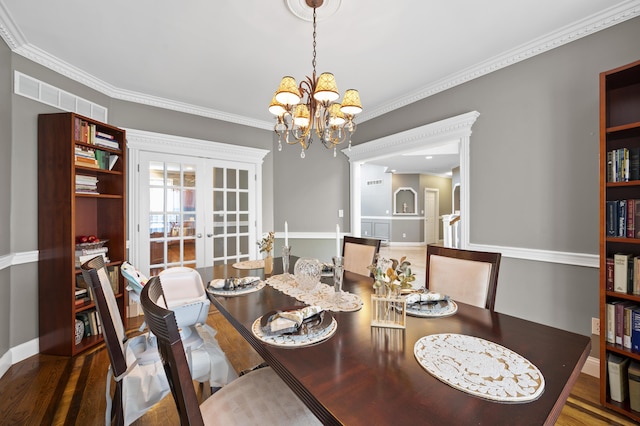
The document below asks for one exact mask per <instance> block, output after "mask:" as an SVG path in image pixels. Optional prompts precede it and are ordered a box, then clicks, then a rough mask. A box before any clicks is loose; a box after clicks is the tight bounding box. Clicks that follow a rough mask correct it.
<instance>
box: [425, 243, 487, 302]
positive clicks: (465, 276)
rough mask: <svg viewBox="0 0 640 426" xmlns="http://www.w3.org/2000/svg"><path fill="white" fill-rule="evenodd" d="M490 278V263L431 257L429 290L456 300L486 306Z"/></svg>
mask: <svg viewBox="0 0 640 426" xmlns="http://www.w3.org/2000/svg"><path fill="white" fill-rule="evenodd" d="M490 278H491V264H490V263H486V262H475V261H472V260H464V259H456V258H452V257H445V256H438V255H431V257H430V258H429V290H431V291H435V292H438V293H444V294H446V295H448V296H450V297H451V298H452V299H453V300H455V301H459V302H462V303H468V304H470V305H474V306H479V307H481V308H484V307H485V305H486V302H487V292H488V291H489V280H490Z"/></svg>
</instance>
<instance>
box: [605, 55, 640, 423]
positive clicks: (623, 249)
mask: <svg viewBox="0 0 640 426" xmlns="http://www.w3.org/2000/svg"><path fill="white" fill-rule="evenodd" d="M620 150H622V152H623V153H624V150H628V151H631V150H636V151H638V150H640V61H637V62H634V63H631V64H628V65H625V66H622V67H619V68H616V69H614V70H611V71H607V72H603V73H601V74H600V287H599V288H600V299H599V301H600V329H601V331H600V402H601V403H602V405H604V406H605V407H607V408H609V409H612V410H614V411H617V412H619V413H622V414H624V415H626V416H628V417H630V418H631V419H633V420H634V421H636V422H640V412H637V411H633V410H631V408H630V404H629V396H627V398H626V399H625V400H624V401H622V402H616V401H614V400H612V399H611V393H610V386H609V380H610V378H609V375H608V368H607V365H608V362H607V361H608V357H609V355H610V354H615V355H618V356H622V357H626V358H629V359H630V360H631V361H636V362H640V352H638V351H634V350H633V349H632V348H628V347H625V346H624V344H623V345H620V344H617V343H615V342H614V343H611V342H609V341H608V339H607V324H608V321H611V320H613V319H612V318H611V316H609V317H608V316H607V304H610V303H618V302H627V303H630V304H634V305H637V306H639V307H640V294H633V291H631V292H627V293H623V292H616V291H612V290H611V289H607V258H613V256H614V255H615V254H616V253H628V254H631V255H632V257H635V256H640V238H638V236H639V235H640V234H638V232H640V223H639V222H638V220H635V218H636V216H635V215H634V218H633V219H634V220H633V226H634V228H635V232H632V234H633V235H627V234H626V233H625V234H624V235H610V233H611V232H613V229H612V227H611V226H610V225H611V224H612V223H617V224H618V225H619V224H620V221H619V218H617V219H615V222H612V218H611V214H609V217H608V214H607V211H608V208H607V202H612V201H616V202H617V201H618V200H637V199H640V180H638V178H637V177H634V176H633V173H634V171H633V168H634V167H637V164H636V165H635V166H634V165H633V164H632V163H633V161H631V160H632V158H631V157H630V161H629V165H628V166H625V168H628V169H629V170H630V172H629V176H628V177H625V175H624V173H623V175H622V177H620V175H618V177H617V178H612V175H613V174H612V171H611V167H612V165H611V161H612V155H610V154H609V153H612V152H615V151H620ZM618 154H619V152H618ZM614 155H615V154H614ZM614 158H615V157H614ZM636 158H637V157H636ZM636 170H637V169H636ZM636 173H637V172H636ZM612 180H615V181H612ZM627 220H628V218H627ZM628 225H630V224H628ZM616 226H617V225H613V228H615V227H616ZM618 232H620V231H618ZM627 271H629V270H627ZM631 272H632V273H633V274H635V273H636V272H634V271H631ZM614 321H615V320H614Z"/></svg>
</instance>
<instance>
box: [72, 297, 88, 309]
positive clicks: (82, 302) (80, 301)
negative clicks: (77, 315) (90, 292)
mask: <svg viewBox="0 0 640 426" xmlns="http://www.w3.org/2000/svg"><path fill="white" fill-rule="evenodd" d="M89 302H91V298H90V297H89V296H85V297H80V298H76V301H75V305H76V307H80V306H83V305H85V304H86V303H89Z"/></svg>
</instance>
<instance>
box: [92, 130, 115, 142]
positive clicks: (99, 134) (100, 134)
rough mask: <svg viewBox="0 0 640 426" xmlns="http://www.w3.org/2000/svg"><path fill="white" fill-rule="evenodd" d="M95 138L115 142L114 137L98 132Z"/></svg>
mask: <svg viewBox="0 0 640 426" xmlns="http://www.w3.org/2000/svg"><path fill="white" fill-rule="evenodd" d="M96 136H97V137H99V138H102V139H109V140H112V141H114V140H116V138H115V136H113V135H110V134H109V133H105V132H101V131H99V130H98V131H97V132H96Z"/></svg>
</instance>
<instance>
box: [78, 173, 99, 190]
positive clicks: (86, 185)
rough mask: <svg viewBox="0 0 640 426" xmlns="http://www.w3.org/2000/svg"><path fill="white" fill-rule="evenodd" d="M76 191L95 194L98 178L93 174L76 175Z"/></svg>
mask: <svg viewBox="0 0 640 426" xmlns="http://www.w3.org/2000/svg"><path fill="white" fill-rule="evenodd" d="M76 192H82V193H88V194H97V193H98V178H97V177H95V176H85V175H76Z"/></svg>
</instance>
